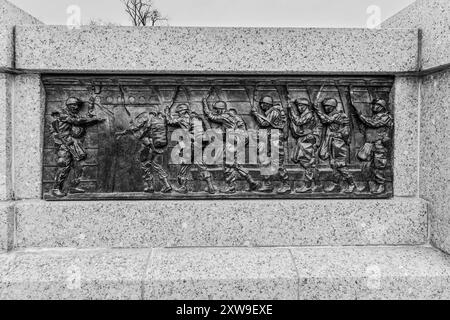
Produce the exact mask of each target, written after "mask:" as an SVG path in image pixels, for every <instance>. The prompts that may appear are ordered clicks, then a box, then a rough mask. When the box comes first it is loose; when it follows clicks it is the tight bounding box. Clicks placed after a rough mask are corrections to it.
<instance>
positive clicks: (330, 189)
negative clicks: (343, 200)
mask: <svg viewBox="0 0 450 320" xmlns="http://www.w3.org/2000/svg"><path fill="white" fill-rule="evenodd" d="M338 190H339V185H338V184H337V183H335V182H332V183H331V184H330V185H329V186H328V187H327V188H325V192H327V193H332V192H337V191H338Z"/></svg>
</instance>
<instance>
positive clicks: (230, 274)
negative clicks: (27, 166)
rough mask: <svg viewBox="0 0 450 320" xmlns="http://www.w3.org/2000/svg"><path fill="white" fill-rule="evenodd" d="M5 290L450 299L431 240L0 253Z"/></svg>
mask: <svg viewBox="0 0 450 320" xmlns="http://www.w3.org/2000/svg"><path fill="white" fill-rule="evenodd" d="M0 298H1V299H256V300H259V299H293V300H295V299H449V298H450V256H448V255H446V254H444V253H442V252H440V251H438V250H437V249H434V248H432V247H428V246H390V247H292V248H178V249H162V248H160V249H138V250H121V249H89V250H76V249H41V250H21V251H14V252H10V253H5V254H1V255H0Z"/></svg>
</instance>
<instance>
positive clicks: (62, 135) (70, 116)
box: [50, 97, 105, 197]
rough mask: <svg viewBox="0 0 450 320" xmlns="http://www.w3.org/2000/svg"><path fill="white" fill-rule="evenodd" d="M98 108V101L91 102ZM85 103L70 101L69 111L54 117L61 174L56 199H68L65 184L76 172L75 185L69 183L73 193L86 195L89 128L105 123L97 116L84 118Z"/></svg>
mask: <svg viewBox="0 0 450 320" xmlns="http://www.w3.org/2000/svg"><path fill="white" fill-rule="evenodd" d="M90 103H91V104H94V100H92V99H91V100H90ZM82 105H83V102H82V101H81V100H79V99H78V98H73V97H72V98H69V99H67V101H66V107H65V108H64V109H63V111H62V113H59V112H54V113H53V114H52V116H53V118H54V121H53V122H52V124H51V127H50V133H51V134H52V137H53V140H54V142H55V146H56V150H57V155H58V160H57V165H58V170H57V172H56V175H55V184H54V187H53V190H52V194H53V195H54V196H55V197H65V196H66V195H67V193H66V192H65V191H64V184H65V182H66V180H67V179H68V177H69V174H70V172H72V171H73V176H72V179H71V181H69V193H85V190H83V189H81V188H79V187H78V186H79V184H80V182H81V176H82V174H83V170H82V167H81V162H82V161H84V160H86V158H87V153H86V151H85V149H84V147H83V142H84V138H85V136H86V130H87V128H88V127H90V126H93V125H96V124H98V123H100V122H103V121H105V120H104V119H99V118H97V117H95V116H94V115H93V114H91V113H90V114H89V115H88V116H83V115H81V114H80V110H81V107H82Z"/></svg>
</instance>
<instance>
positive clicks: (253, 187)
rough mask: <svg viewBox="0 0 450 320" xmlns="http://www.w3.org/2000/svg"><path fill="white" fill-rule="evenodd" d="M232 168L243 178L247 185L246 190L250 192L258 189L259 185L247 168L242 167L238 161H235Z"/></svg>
mask: <svg viewBox="0 0 450 320" xmlns="http://www.w3.org/2000/svg"><path fill="white" fill-rule="evenodd" d="M234 170H235V171H236V172H237V174H239V175H240V176H241V177H242V178H244V179H245V180H246V181H247V183H248V186H249V189H248V190H247V191H249V192H252V191H255V190H258V188H259V187H260V185H259V184H258V183H257V182H256V181H255V180H254V179H253V177H252V176H251V175H250V173H249V172H248V170H246V169H244V168H243V167H242V166H241V165H240V164H239V163H237V162H236V163H235V166H234Z"/></svg>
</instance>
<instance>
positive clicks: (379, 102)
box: [372, 99, 387, 110]
mask: <svg viewBox="0 0 450 320" xmlns="http://www.w3.org/2000/svg"><path fill="white" fill-rule="evenodd" d="M372 103H373V104H375V105H379V106H380V107H382V108H383V109H385V110H386V107H387V103H386V100H383V99H375V100H373V102H372Z"/></svg>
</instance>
